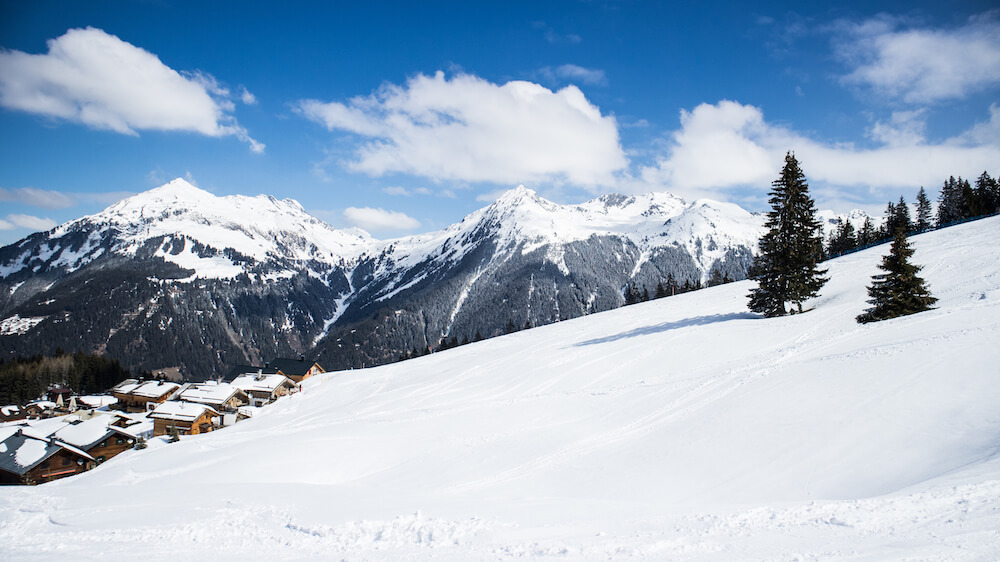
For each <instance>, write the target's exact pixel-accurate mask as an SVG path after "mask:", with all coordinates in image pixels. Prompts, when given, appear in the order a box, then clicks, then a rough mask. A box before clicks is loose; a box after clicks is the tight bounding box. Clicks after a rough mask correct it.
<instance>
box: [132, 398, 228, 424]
mask: <svg viewBox="0 0 1000 562" xmlns="http://www.w3.org/2000/svg"><path fill="white" fill-rule="evenodd" d="M206 411H207V412H209V413H210V414H212V415H215V416H217V415H219V412H217V411H215V408H212V407H210V406H206V405H205V404H195V403H194V402H164V403H163V404H160V405H159V406H157V407H156V409H155V410H153V411H152V412H150V414H149V417H151V418H156V419H161V420H177V421H194V420H196V419H198V418H199V417H201V416H202V415H203V414H204V413H205V412H206Z"/></svg>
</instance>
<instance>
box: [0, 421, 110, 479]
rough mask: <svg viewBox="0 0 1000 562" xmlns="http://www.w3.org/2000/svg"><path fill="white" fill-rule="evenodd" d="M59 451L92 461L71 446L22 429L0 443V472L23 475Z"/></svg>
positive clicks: (92, 458) (84, 453)
mask: <svg viewBox="0 0 1000 562" xmlns="http://www.w3.org/2000/svg"><path fill="white" fill-rule="evenodd" d="M61 449H65V450H67V451H71V452H73V453H75V454H77V455H79V456H81V457H83V458H85V459H89V460H94V457H92V456H90V455H88V454H87V453H86V452H84V451H81V450H80V449H78V448H77V447H74V446H73V445H70V444H68V443H64V442H61V441H59V440H57V439H45V438H44V437H40V436H37V435H33V434H32V433H31V431H30V430H29V428H22V429H21V430H20V431H16V432H15V433H14V434H12V435H9V436H8V437H7V438H6V439H4V440H3V441H2V442H0V470H3V471H5V472H10V473H13V474H17V475H22V474H25V473H26V472H28V471H29V470H31V469H32V468H35V467H36V466H38V464H39V463H41V462H42V461H44V460H45V459H47V458H49V457H51V456H52V455H54V454H56V453H57V452H59V451H60V450H61Z"/></svg>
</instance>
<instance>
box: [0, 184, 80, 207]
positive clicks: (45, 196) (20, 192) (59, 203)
mask: <svg viewBox="0 0 1000 562" xmlns="http://www.w3.org/2000/svg"><path fill="white" fill-rule="evenodd" d="M0 201H13V202H16V203H21V204H24V205H30V206H32V207H41V208H43V209H65V208H68V207H72V206H74V205H76V199H74V198H73V197H72V196H70V195H67V194H65V193H62V192H59V191H49V190H45V189H35V188H33V187H19V188H16V189H4V188H2V187H0Z"/></svg>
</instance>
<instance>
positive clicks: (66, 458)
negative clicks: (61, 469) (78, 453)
mask: <svg viewBox="0 0 1000 562" xmlns="http://www.w3.org/2000/svg"><path fill="white" fill-rule="evenodd" d="M62 459H63V466H69V465H70V463H72V462H73V461H71V460H70V459H69V457H63V458H62Z"/></svg>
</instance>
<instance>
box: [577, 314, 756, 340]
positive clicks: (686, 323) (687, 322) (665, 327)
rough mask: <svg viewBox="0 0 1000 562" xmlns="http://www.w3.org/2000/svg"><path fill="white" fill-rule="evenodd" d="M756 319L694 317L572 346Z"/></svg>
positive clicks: (744, 316) (741, 315)
mask: <svg viewBox="0 0 1000 562" xmlns="http://www.w3.org/2000/svg"><path fill="white" fill-rule="evenodd" d="M756 318H761V316H760V315H759V314H754V313H752V312H731V313H729V314H711V315H708V316H695V317H694V318H685V319H684V320H677V321H674V322H664V323H662V324H657V325H655V326H643V327H642V328H635V329H633V330H629V331H627V332H622V333H620V334H615V335H613V336H606V337H603V338H595V339H592V340H585V341H582V342H579V343H575V344H573V347H583V346H586V345H596V344H600V343H610V342H614V341H619V340H624V339H628V338H634V337H638V336H648V335H651V334H658V333H660V332H669V331H670V330H676V329H678V328H687V327H690V326H704V325H705V324H715V323H717V322H728V321H730V320H750V319H756Z"/></svg>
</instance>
